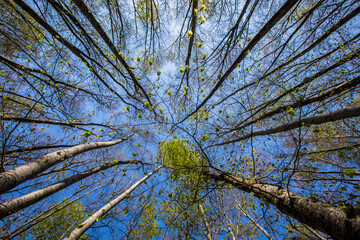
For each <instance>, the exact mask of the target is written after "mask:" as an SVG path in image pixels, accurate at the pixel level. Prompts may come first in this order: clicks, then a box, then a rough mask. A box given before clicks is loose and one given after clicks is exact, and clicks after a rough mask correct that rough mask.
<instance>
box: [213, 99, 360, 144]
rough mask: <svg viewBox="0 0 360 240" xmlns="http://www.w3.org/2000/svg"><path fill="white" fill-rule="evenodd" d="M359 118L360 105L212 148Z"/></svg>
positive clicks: (297, 121)
mask: <svg viewBox="0 0 360 240" xmlns="http://www.w3.org/2000/svg"><path fill="white" fill-rule="evenodd" d="M359 116H360V105H359V106H355V107H347V108H343V109H339V110H336V111H333V112H328V113H324V114H319V115H316V116H312V117H306V118H301V119H298V120H295V121H293V122H290V123H287V124H283V125H280V126H278V127H274V128H269V129H265V130H262V131H257V132H253V133H249V134H246V135H245V136H243V137H240V138H237V139H233V140H230V141H226V142H222V143H219V144H214V145H211V146H212V147H213V146H219V145H224V144H229V143H234V142H239V141H242V140H245V139H248V138H251V137H256V136H264V135H270V134H274V133H279V132H285V131H289V130H292V129H295V128H298V127H299V126H304V125H313V124H314V125H318V124H322V123H327V122H334V121H337V120H342V119H347V118H352V117H359Z"/></svg>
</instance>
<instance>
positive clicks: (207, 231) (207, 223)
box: [199, 203, 212, 240]
mask: <svg viewBox="0 0 360 240" xmlns="http://www.w3.org/2000/svg"><path fill="white" fill-rule="evenodd" d="M199 209H200V212H201V214H202V215H203V220H204V224H205V227H206V232H205V233H206V234H205V235H206V238H207V239H208V240H212V236H211V228H210V224H209V222H208V221H207V219H206V214H205V211H204V208H203V206H202V205H201V203H199Z"/></svg>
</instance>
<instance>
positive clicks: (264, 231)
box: [235, 200, 274, 240]
mask: <svg viewBox="0 0 360 240" xmlns="http://www.w3.org/2000/svg"><path fill="white" fill-rule="evenodd" d="M235 201H236V204H237V207H236V208H237V209H239V210H240V212H241V213H242V214H244V216H245V217H247V218H248V219H249V220H250V221H251V222H252V223H253V224H254V225H255V226H256V227H257V228H258V229H259V230H260V231H261V232H262V233H264V235H265V236H266V237H267V238H268V239H269V240H274V238H273V237H271V235H270V234H269V233H268V232H267V231H266V230H265V228H263V227H262V226H261V225H260V224H259V223H258V222H256V221H255V219H253V218H252V217H251V216H250V215H249V214H248V213H247V212H246V211H245V209H244V208H243V207H242V206H241V204H240V203H239V202H238V201H237V200H235Z"/></svg>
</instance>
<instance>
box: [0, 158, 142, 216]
mask: <svg viewBox="0 0 360 240" xmlns="http://www.w3.org/2000/svg"><path fill="white" fill-rule="evenodd" d="M134 162H138V161H124V162H117V163H115V162H113V163H109V164H107V165H103V166H99V167H95V168H92V169H90V170H87V171H85V172H82V173H79V174H76V175H74V176H72V177H69V178H66V179H64V180H62V181H60V182H57V183H55V184H53V185H50V186H47V187H45V188H43V189H40V190H37V191H34V192H31V193H28V194H26V195H24V196H21V197H18V198H15V199H13V200H10V201H8V202H4V203H1V204H0V219H3V218H4V217H7V216H9V215H11V214H13V213H16V212H17V211H20V210H22V209H24V208H26V207H28V206H31V205H32V204H35V203H37V202H39V201H41V200H42V199H44V198H46V197H48V196H50V195H52V194H54V193H56V192H58V191H60V190H62V189H64V188H66V187H68V186H70V185H72V184H74V183H76V182H78V181H80V180H82V179H84V178H86V177H89V176H91V175H93V174H95V173H98V172H100V171H102V170H106V169H108V168H111V167H113V166H116V165H119V164H127V163H134Z"/></svg>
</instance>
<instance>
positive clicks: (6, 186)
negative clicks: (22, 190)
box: [0, 133, 134, 194]
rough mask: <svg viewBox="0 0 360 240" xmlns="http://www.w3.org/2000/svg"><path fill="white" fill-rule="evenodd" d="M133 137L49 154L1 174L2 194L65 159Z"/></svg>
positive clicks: (0, 192) (84, 145) (87, 144)
mask: <svg viewBox="0 0 360 240" xmlns="http://www.w3.org/2000/svg"><path fill="white" fill-rule="evenodd" d="M132 135H134V133H132V134H130V135H128V136H126V137H125V138H123V139H119V140H116V141H109V142H93V143H86V144H81V145H77V146H74V147H70V148H66V149H63V150H59V151H56V152H52V153H48V154H46V155H45V156H43V157H41V158H38V159H36V160H34V161H32V162H30V163H27V164H24V165H21V166H19V167H16V168H13V169H11V170H9V171H6V172H3V173H0V194H3V193H5V192H6V191H8V190H10V189H12V188H14V187H16V186H17V185H19V184H21V183H23V182H25V181H27V180H29V179H31V178H34V177H36V175H37V174H39V173H41V172H43V171H45V170H46V169H48V168H50V167H52V166H54V165H56V164H58V163H59V162H62V161H64V160H65V159H68V158H70V157H74V156H76V155H79V154H81V153H83V152H87V151H91V150H94V149H100V148H106V147H110V146H113V145H116V144H119V143H121V142H123V141H125V140H127V139H128V138H129V137H131V136H132Z"/></svg>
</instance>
